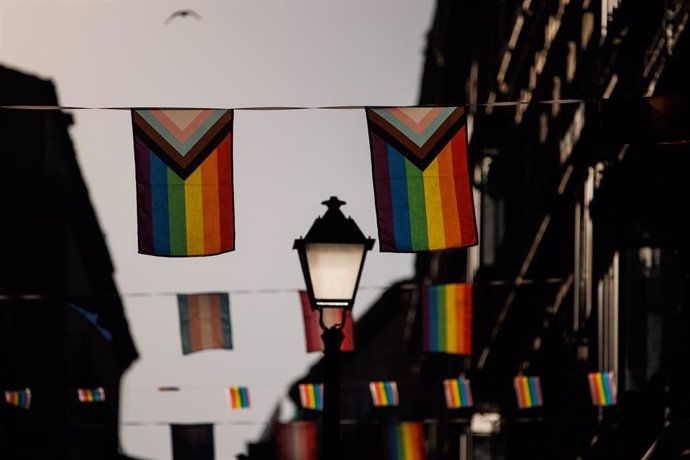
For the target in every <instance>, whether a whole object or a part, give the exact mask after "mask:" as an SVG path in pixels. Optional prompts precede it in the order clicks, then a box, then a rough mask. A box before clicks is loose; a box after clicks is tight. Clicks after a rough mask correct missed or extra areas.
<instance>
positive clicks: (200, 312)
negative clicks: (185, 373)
mask: <svg viewBox="0 0 690 460" xmlns="http://www.w3.org/2000/svg"><path fill="white" fill-rule="evenodd" d="M177 305H178V310H179V312H180V333H181V336H182V353H183V354H185V355H187V354H189V353H194V352H196V351H201V350H207V349H210V348H225V349H228V350H232V330H231V326H230V296H229V295H228V294H227V293H209V294H178V295H177Z"/></svg>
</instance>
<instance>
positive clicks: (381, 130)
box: [367, 107, 465, 169]
mask: <svg viewBox="0 0 690 460" xmlns="http://www.w3.org/2000/svg"><path fill="white" fill-rule="evenodd" d="M464 115H465V109H464V107H456V108H455V110H453V112H452V113H451V114H450V116H449V117H448V118H446V120H444V122H443V123H442V124H441V125H440V126H439V127H438V129H437V130H436V131H435V132H434V134H433V135H432V136H431V137H430V138H429V139H428V140H427V141H426V142H425V143H424V145H422V146H421V147H420V146H418V145H417V144H415V143H414V142H412V141H411V140H410V138H409V137H407V136H406V135H405V134H404V133H402V132H401V131H400V130H399V129H398V128H397V127H395V126H393V125H392V124H390V123H389V122H388V121H387V120H386V119H385V118H383V117H381V116H380V115H379V114H378V113H376V112H375V111H374V110H372V109H369V108H368V109H367V120H368V122H369V128H370V129H372V128H373V130H375V131H376V132H377V134H379V135H380V136H381V137H382V138H383V139H384V140H385V141H386V142H388V143H390V144H392V145H393V146H394V147H396V148H397V149H398V151H399V152H400V153H401V154H403V155H404V156H405V157H406V158H407V159H408V160H410V161H411V162H412V163H414V164H415V165H417V166H418V167H420V168H421V169H426V167H427V166H428V165H429V164H430V163H431V162H432V161H434V158H436V156H437V155H438V154H439V153H440V152H441V150H443V147H445V145H446V144H447V143H448V141H449V140H450V139H451V138H452V137H453V136H454V135H455V133H457V132H458V131H459V130H460V128H462V127H463V126H464V124H465V123H464V122H462V123H460V121H461V120H462V119H463V117H464Z"/></svg>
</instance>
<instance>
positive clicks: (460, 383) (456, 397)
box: [443, 378, 474, 409]
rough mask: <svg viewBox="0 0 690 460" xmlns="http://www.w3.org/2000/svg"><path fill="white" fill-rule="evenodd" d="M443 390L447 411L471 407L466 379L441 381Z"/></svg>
mask: <svg viewBox="0 0 690 460" xmlns="http://www.w3.org/2000/svg"><path fill="white" fill-rule="evenodd" d="M443 389H444V393H445V396H446V406H447V407H448V408H449V409H459V408H461V407H472V405H473V404H474V401H473V400H472V389H471V388H470V381H469V380H468V379H463V378H460V379H446V380H444V381H443Z"/></svg>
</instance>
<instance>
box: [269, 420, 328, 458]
mask: <svg viewBox="0 0 690 460" xmlns="http://www.w3.org/2000/svg"><path fill="white" fill-rule="evenodd" d="M275 430H276V436H275V437H276V457H277V460H317V458H318V448H317V445H316V436H317V431H318V427H317V425H316V422H312V421H299V422H291V423H277V424H276V425H275Z"/></svg>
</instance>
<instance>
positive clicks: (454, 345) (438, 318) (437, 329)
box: [422, 283, 472, 355]
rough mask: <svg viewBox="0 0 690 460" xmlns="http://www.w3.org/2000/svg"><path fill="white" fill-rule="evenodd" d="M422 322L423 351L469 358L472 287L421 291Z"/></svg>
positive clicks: (428, 287) (457, 286)
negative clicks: (467, 356)
mask: <svg viewBox="0 0 690 460" xmlns="http://www.w3.org/2000/svg"><path fill="white" fill-rule="evenodd" d="M422 322H423V328H424V332H423V348H424V351H427V352H441V353H452V354H458V355H469V354H472V285H471V284H461V283H456V284H442V285H438V286H427V287H424V288H423V289H422Z"/></svg>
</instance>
